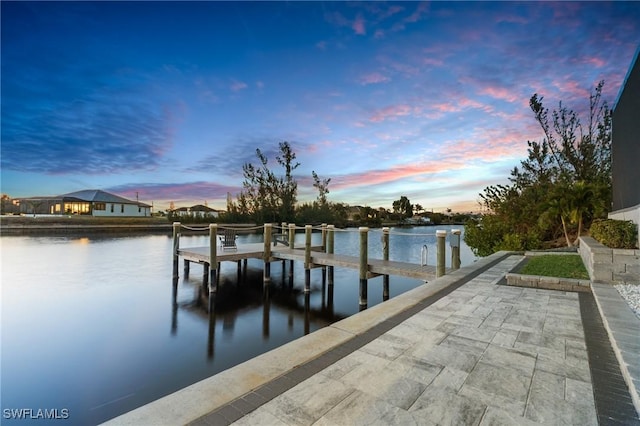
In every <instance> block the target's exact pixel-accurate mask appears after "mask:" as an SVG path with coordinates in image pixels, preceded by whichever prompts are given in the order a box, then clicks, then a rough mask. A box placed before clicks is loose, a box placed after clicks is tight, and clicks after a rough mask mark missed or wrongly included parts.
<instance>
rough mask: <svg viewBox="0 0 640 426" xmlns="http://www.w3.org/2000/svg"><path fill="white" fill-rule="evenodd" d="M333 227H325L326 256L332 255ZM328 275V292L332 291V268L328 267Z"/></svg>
mask: <svg viewBox="0 0 640 426" xmlns="http://www.w3.org/2000/svg"><path fill="white" fill-rule="evenodd" d="M335 232H336V230H335V226H334V225H328V226H327V249H326V252H327V254H333V245H334V242H335ZM327 270H328V275H329V279H328V281H329V290H331V291H333V266H328V267H327Z"/></svg>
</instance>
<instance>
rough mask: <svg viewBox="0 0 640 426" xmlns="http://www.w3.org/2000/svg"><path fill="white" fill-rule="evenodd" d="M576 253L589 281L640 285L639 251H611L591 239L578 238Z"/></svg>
mask: <svg viewBox="0 0 640 426" xmlns="http://www.w3.org/2000/svg"><path fill="white" fill-rule="evenodd" d="M578 251H579V253H580V257H582V262H583V263H584V266H585V267H586V268H587V272H589V277H590V278H591V281H596V282H602V283H612V284H619V283H634V284H638V283H640V250H633V249H611V248H609V247H606V246H604V245H602V244H600V243H599V242H598V241H596V240H594V239H593V238H591V237H580V249H579V250H578Z"/></svg>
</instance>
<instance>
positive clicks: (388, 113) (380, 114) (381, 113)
mask: <svg viewBox="0 0 640 426" xmlns="http://www.w3.org/2000/svg"><path fill="white" fill-rule="evenodd" d="M412 110H413V108H412V107H411V106H409V105H406V104H402V105H391V106H388V107H384V108H381V109H379V110H377V111H375V112H374V113H373V114H371V116H370V117H369V121H372V122H374V123H377V122H380V121H385V120H393V119H396V118H397V117H403V116H406V115H409V114H411V113H412Z"/></svg>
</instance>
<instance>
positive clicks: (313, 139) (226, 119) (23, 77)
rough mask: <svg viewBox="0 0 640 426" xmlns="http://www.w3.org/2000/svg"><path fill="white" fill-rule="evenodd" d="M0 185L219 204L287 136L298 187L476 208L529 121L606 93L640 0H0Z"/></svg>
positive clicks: (383, 201)
mask: <svg viewBox="0 0 640 426" xmlns="http://www.w3.org/2000/svg"><path fill="white" fill-rule="evenodd" d="M1 8H2V10H1V12H2V30H1V31H2V33H1V41H2V46H1V47H2V58H1V59H2V73H1V78H2V91H1V96H2V99H1V108H2V122H1V128H2V140H1V143H2V145H1V159H2V160H1V167H2V172H1V177H2V180H1V189H2V193H4V194H8V195H9V196H11V197H14V198H19V197H30V196H38V195H59V194H63V193H67V192H72V191H78V190H83V189H102V190H105V191H109V192H113V193H116V194H118V195H121V196H124V197H128V198H132V199H135V197H136V194H137V195H138V197H139V199H140V201H143V202H146V203H148V204H152V203H153V205H154V207H155V209H156V210H157V209H165V208H167V207H168V205H169V202H171V201H173V202H174V203H175V205H176V207H180V206H190V205H192V204H204V203H205V202H206V203H207V204H208V205H209V206H211V207H214V208H218V209H224V208H225V207H226V195H227V193H228V192H229V193H231V194H232V195H233V196H234V198H235V195H236V194H237V193H239V191H240V190H241V188H242V181H243V176H242V165H243V164H244V163H247V162H251V163H254V164H257V158H256V156H255V150H256V148H259V149H260V150H262V151H263V152H264V153H266V154H267V156H268V158H269V159H270V163H269V164H270V165H271V168H272V169H273V170H274V171H276V172H278V173H280V171H281V168H279V166H278V165H277V163H276V161H275V156H276V153H277V149H278V143H279V142H282V141H289V142H290V143H291V145H292V147H293V149H294V151H295V153H296V155H297V161H298V162H300V167H299V168H298V169H296V171H295V172H296V175H295V177H296V179H297V180H298V185H299V201H301V202H304V201H312V200H313V199H314V198H315V197H316V195H317V193H316V191H315V189H314V188H313V187H312V179H311V173H312V171H315V172H316V173H317V174H318V175H319V176H320V177H321V178H323V179H326V178H331V182H330V184H329V190H330V193H329V195H328V198H329V200H330V201H333V202H345V203H348V204H350V205H367V206H370V207H374V208H377V207H386V208H391V204H392V202H393V201H394V200H396V199H399V198H400V196H402V195H404V196H407V197H408V198H409V199H410V200H411V202H412V203H414V204H415V203H418V204H421V205H422V206H423V207H424V208H425V209H428V210H431V209H433V210H435V211H441V210H443V209H446V208H451V209H453V210H454V211H468V210H478V208H479V206H478V199H479V197H478V194H479V193H480V192H482V190H483V188H484V187H486V186H488V185H492V184H499V183H506V182H507V178H508V176H509V172H510V170H511V169H512V168H513V167H514V166H516V165H518V164H519V162H520V161H521V160H523V159H524V158H525V156H526V149H527V140H540V138H541V136H542V135H541V131H540V128H539V127H538V126H537V124H536V122H535V120H534V118H533V114H532V112H531V110H530V109H529V105H528V103H529V98H530V97H531V96H532V95H533V94H534V93H538V94H539V95H541V96H544V103H545V104H546V106H547V107H550V108H551V109H553V108H556V107H557V106H558V102H559V101H562V102H563V105H566V106H568V107H570V108H573V109H576V110H580V111H581V110H584V109H585V108H586V107H588V96H589V92H590V90H591V89H592V88H593V87H594V86H595V85H596V83H597V82H598V81H599V80H602V79H604V80H605V88H604V92H605V98H606V99H607V100H608V101H609V104H610V105H611V106H613V105H614V103H615V101H616V98H617V96H618V92H619V90H620V87H621V85H622V83H623V81H624V78H625V76H626V74H627V71H628V69H629V67H630V65H631V63H632V60H633V58H634V56H635V54H636V52H637V50H638V46H639V45H640V2H585V3H574V2H558V3H553V2H538V3H512V2H469V3H467V2H429V3H419V2H400V3H396V2H389V3H383V2H361V3H346V2H333V1H331V2H295V1H294V2H258V3H253V2H206V1H205V2H188V3H184V2H86V3H85V2H64V3H56V2H39V3H29V2H7V1H3V2H2V3H1Z"/></svg>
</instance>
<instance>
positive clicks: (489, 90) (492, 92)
mask: <svg viewBox="0 0 640 426" xmlns="http://www.w3.org/2000/svg"><path fill="white" fill-rule="evenodd" d="M478 93H479V94H481V95H487V96H491V97H492V98H495V99H500V100H503V101H507V102H517V101H519V100H520V99H521V98H520V97H519V96H518V95H516V94H515V93H514V92H513V91H511V90H509V89H506V88H504V87H491V86H485V87H483V88H481V89H480V90H479V91H478Z"/></svg>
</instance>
